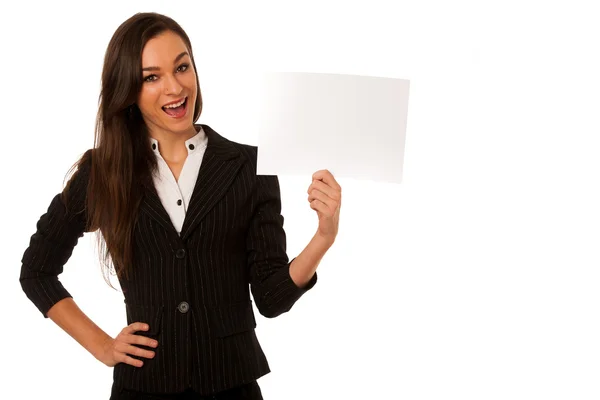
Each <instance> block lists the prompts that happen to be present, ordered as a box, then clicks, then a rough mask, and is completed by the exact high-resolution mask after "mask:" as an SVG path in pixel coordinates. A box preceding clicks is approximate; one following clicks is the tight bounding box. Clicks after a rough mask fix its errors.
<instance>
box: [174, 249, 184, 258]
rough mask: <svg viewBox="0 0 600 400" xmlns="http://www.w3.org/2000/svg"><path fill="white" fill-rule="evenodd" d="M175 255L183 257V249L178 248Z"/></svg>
mask: <svg viewBox="0 0 600 400" xmlns="http://www.w3.org/2000/svg"><path fill="white" fill-rule="evenodd" d="M175 257H177V258H183V257H185V249H179V250H177V252H176V253H175Z"/></svg>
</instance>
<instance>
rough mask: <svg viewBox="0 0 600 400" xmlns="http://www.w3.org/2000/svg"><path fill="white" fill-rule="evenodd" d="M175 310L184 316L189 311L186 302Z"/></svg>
mask: <svg viewBox="0 0 600 400" xmlns="http://www.w3.org/2000/svg"><path fill="white" fill-rule="evenodd" d="M177 309H178V310H179V312H180V313H182V314H185V313H186V312H188V310H189V309H190V305H189V304H188V303H187V302H185V301H182V302H181V303H179V305H178V306H177Z"/></svg>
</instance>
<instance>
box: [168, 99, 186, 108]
mask: <svg viewBox="0 0 600 400" xmlns="http://www.w3.org/2000/svg"><path fill="white" fill-rule="evenodd" d="M183 103H185V99H183V100H181V101H180V102H179V103H175V104H170V105H168V106H164V107H165V108H177V107H179V106H180V105H182V104H183Z"/></svg>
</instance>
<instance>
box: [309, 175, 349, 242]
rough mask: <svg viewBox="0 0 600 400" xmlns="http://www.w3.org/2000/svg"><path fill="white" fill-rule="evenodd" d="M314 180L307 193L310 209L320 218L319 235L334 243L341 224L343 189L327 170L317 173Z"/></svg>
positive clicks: (313, 177)
mask: <svg viewBox="0 0 600 400" xmlns="http://www.w3.org/2000/svg"><path fill="white" fill-rule="evenodd" d="M312 179H313V181H312V183H311V184H310V186H309V187H308V190H307V193H308V202H309V203H310V208H312V209H313V210H315V211H316V212H317V215H318V216H319V229H318V230H317V234H318V235H320V236H321V237H323V238H325V239H327V240H328V241H331V243H333V242H334V241H335V238H336V236H337V233H338V225H339V222H340V207H341V205H342V188H341V186H340V185H339V184H338V183H337V181H336V180H335V178H334V177H333V175H332V174H331V172H329V171H328V170H326V169H324V170H320V171H317V172H315V173H314V174H313V176H312Z"/></svg>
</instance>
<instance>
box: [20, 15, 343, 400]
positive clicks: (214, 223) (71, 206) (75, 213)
mask: <svg viewBox="0 0 600 400" xmlns="http://www.w3.org/2000/svg"><path fill="white" fill-rule="evenodd" d="M201 111H202V97H201V94H200V87H199V83H198V76H197V74H196V65H195V63H194V57H193V52H192V46H191V43H190V40H189V38H188V36H187V35H186V33H185V32H184V31H183V29H182V28H181V27H180V26H179V25H178V24H177V23H176V22H175V21H173V20H172V19H170V18H168V17H166V16H163V15H160V14H156V13H139V14H136V15H134V16H132V17H131V18H129V19H128V20H127V21H125V22H124V23H123V24H122V25H121V26H120V27H119V28H118V29H117V30H116V32H115V33H114V35H113V37H112V39H111V41H110V43H109V45H108V49H107V52H106V56H105V60H104V68H103V72H102V92H101V96H100V105H99V110H98V118H97V125H96V140H95V144H94V148H93V149H89V150H88V151H86V152H85V153H84V155H83V156H82V157H81V159H80V160H79V161H78V162H77V167H78V168H77V170H76V172H75V173H74V174H73V176H72V177H71V179H70V180H69V182H68V183H67V185H66V187H65V189H64V190H63V191H62V193H59V194H57V195H56V196H55V197H54V198H53V199H52V202H51V203H50V206H49V208H48V211H47V212H46V213H45V214H43V215H42V216H41V217H40V219H39V221H38V223H37V231H36V232H35V233H34V234H33V236H32V237H31V241H30V245H29V247H28V248H27V249H26V251H25V253H24V255H23V259H22V262H23V265H22V268H21V276H20V282H21V284H22V287H23V290H24V291H25V293H26V294H27V296H28V297H29V298H30V299H31V301H32V302H33V303H34V304H35V305H36V307H38V309H39V310H40V311H41V312H42V314H43V315H44V317H46V318H51V319H52V320H53V321H54V322H55V323H56V324H58V325H59V326H60V327H61V328H62V329H64V330H65V331H66V332H67V333H68V334H69V335H71V336H72V337H73V338H74V339H75V340H77V341H78V342H79V343H80V344H81V345H82V346H83V347H84V348H86V349H87V350H88V351H89V352H91V353H92V354H93V355H94V356H95V357H96V358H97V359H98V360H99V361H101V362H103V363H104V364H106V365H107V366H109V367H114V373H113V377H114V382H113V388H112V394H111V399H123V398H129V399H131V398H136V399H151V398H152V399H157V398H160V399H182V398H190V399H192V398H194V399H199V398H215V399H262V395H261V391H260V388H259V386H258V384H257V381H256V380H257V379H258V378H259V377H261V376H263V375H265V374H267V373H268V372H270V369H269V365H268V363H267V360H266V357H265V355H264V353H263V351H262V349H261V346H260V344H259V342H258V340H257V338H256V335H255V331H254V328H255V326H256V321H255V317H254V313H253V308H252V300H251V298H250V291H252V297H253V298H254V302H255V304H256V307H257V309H258V310H259V311H260V313H261V314H262V315H264V316H265V317H269V318H273V317H276V316H278V315H280V314H282V313H285V312H287V311H289V310H290V309H291V307H292V306H293V305H294V303H295V302H296V301H297V300H298V299H299V298H300V297H301V296H302V295H303V294H304V293H306V291H308V290H310V289H311V288H312V287H313V286H314V285H315V283H316V280H317V275H316V272H315V271H316V269H317V266H318V264H319V262H320V260H321V258H322V257H323V255H324V254H325V252H326V251H327V250H328V249H329V248H330V247H331V246H332V244H333V242H334V240H335V238H336V235H337V230H338V220H339V210H340V203H341V188H340V186H339V185H338V183H337V182H336V181H335V179H334V178H333V176H332V175H331V173H329V172H328V171H326V170H322V171H318V172H316V173H315V174H314V175H313V181H312V183H311V185H310V186H309V188H308V194H309V196H308V201H309V202H310V206H311V207H312V208H313V209H314V210H315V211H316V212H317V214H318V219H319V223H318V229H317V232H316V234H315V235H314V237H313V238H312V240H311V241H310V243H309V244H308V245H307V247H306V248H305V249H304V250H303V251H302V253H301V254H300V255H298V257H296V258H295V259H293V260H292V261H291V262H289V260H288V256H287V255H286V250H285V248H286V237H285V232H284V230H283V217H282V216H281V214H280V211H281V200H280V190H279V183H278V180H277V177H276V176H257V175H256V156H257V148H256V147H255V146H249V145H244V144H240V143H235V142H232V141H229V140H227V139H225V138H224V137H222V136H220V135H219V134H218V133H217V132H215V131H214V130H213V129H212V128H210V127H209V126H208V125H203V124H196V123H195V121H196V120H197V119H198V118H199V116H200V113H201ZM93 231H99V233H100V234H101V235H98V238H99V241H100V243H101V244H102V245H103V246H104V250H105V252H104V257H103V260H102V261H103V264H104V265H105V266H106V267H107V268H106V270H109V267H110V266H112V267H114V271H115V272H116V274H117V277H118V279H119V283H120V285H121V288H122V290H123V294H124V298H125V306H126V312H127V324H128V325H127V326H126V327H125V328H123V329H122V330H121V332H119V334H118V335H117V336H116V337H115V338H112V337H111V336H109V335H108V334H106V333H105V332H104V331H102V329H100V328H99V327H98V326H96V325H95V324H94V322H92V321H91V320H90V319H89V318H88V317H87V316H86V315H85V314H84V313H83V312H82V311H81V310H80V309H79V308H78V307H77V305H76V303H75V302H74V301H73V299H72V297H71V295H70V294H69V292H68V291H67V290H66V289H65V288H64V287H63V286H62V284H61V283H60V282H59V280H58V278H57V275H58V274H60V273H61V272H62V270H63V266H64V264H65V263H66V262H67V260H68V259H69V257H70V255H71V253H72V251H73V248H74V246H75V245H76V244H77V241H78V240H79V238H81V237H82V236H83V234H84V232H93ZM203 396H208V397H203Z"/></svg>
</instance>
